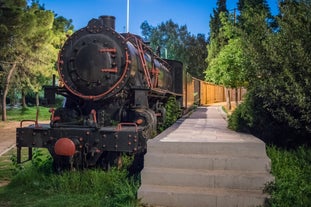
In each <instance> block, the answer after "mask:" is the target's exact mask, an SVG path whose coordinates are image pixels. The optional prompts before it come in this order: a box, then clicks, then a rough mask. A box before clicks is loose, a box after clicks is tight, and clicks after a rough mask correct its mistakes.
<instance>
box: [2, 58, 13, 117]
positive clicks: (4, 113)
mask: <svg viewBox="0 0 311 207" xmlns="http://www.w3.org/2000/svg"><path fill="white" fill-rule="evenodd" d="M15 69H16V62H14V63H13V65H12V67H11V69H10V70H9V72H8V76H7V77H6V80H5V84H4V88H3V96H2V121H6V97H7V95H8V92H9V86H10V80H11V78H12V75H13V72H14V70H15Z"/></svg>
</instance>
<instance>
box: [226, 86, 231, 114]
mask: <svg viewBox="0 0 311 207" xmlns="http://www.w3.org/2000/svg"><path fill="white" fill-rule="evenodd" d="M225 91H226V102H227V108H228V110H229V111H230V110H231V95H230V89H229V88H225Z"/></svg>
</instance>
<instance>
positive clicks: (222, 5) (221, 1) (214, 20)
mask: <svg viewBox="0 0 311 207" xmlns="http://www.w3.org/2000/svg"><path fill="white" fill-rule="evenodd" d="M221 12H223V13H225V14H228V10H227V6H226V0H217V7H216V9H213V15H211V16H210V19H211V20H210V22H209V27H210V36H209V37H210V39H215V38H217V37H218V34H219V30H220V28H221V27H222V24H221V21H220V17H219V15H220V13H221Z"/></svg>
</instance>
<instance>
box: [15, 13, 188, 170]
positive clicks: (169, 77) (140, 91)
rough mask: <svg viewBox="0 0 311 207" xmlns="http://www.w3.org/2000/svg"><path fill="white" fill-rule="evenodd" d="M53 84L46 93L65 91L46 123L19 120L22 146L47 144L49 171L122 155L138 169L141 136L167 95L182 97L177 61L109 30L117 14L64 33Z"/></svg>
mask: <svg viewBox="0 0 311 207" xmlns="http://www.w3.org/2000/svg"><path fill="white" fill-rule="evenodd" d="M58 73H59V79H60V83H59V84H58V86H51V87H47V90H49V94H51V91H52V93H55V94H59V95H62V96H64V97H65V103H64V105H63V106H62V107H60V108H56V109H51V110H50V112H51V119H50V123H49V124H39V123H38V121H37V120H36V121H34V122H35V123H34V124H33V125H30V126H26V127H25V126H23V125H24V124H25V122H26V121H27V120H24V121H22V122H21V126H20V127H19V128H17V131H16V146H17V159H18V162H21V149H22V147H28V148H29V159H31V151H32V148H47V149H48V150H49V152H50V154H51V156H52V157H53V166H54V168H55V170H63V169H82V168H89V167H95V166H100V167H102V168H103V169H108V168H109V167H110V166H116V165H118V164H120V162H121V155H122V154H124V153H125V154H128V155H135V158H136V160H138V161H137V162H135V161H134V164H135V165H136V166H135V167H136V168H138V169H141V168H142V167H143V161H142V158H143V155H144V154H145V153H146V151H147V140H148V139H150V138H152V137H153V136H154V135H155V133H156V128H157V124H158V123H159V122H160V121H163V119H165V108H164V105H165V103H166V102H167V100H168V97H169V96H175V97H176V98H177V100H180V101H181V99H182V90H183V89H182V64H181V63H180V62H178V61H174V60H163V59H161V58H160V57H159V56H157V55H156V54H155V53H154V52H152V50H151V49H150V47H149V46H148V45H147V44H145V43H144V42H143V40H142V38H140V37H139V36H137V35H133V34H130V33H125V34H120V33H118V32H116V31H115V17H112V16H101V17H99V18H98V19H92V20H90V21H89V23H88V25H87V26H86V27H84V28H82V29H80V30H78V31H76V32H75V33H74V34H73V35H72V36H70V37H69V38H68V39H67V41H66V42H65V44H64V45H63V48H62V49H61V50H60V53H59V58H58Z"/></svg>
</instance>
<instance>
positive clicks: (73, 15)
mask: <svg viewBox="0 0 311 207" xmlns="http://www.w3.org/2000/svg"><path fill="white" fill-rule="evenodd" d="M277 1H278V0H268V3H269V6H270V8H271V10H272V13H277ZM39 2H40V3H41V4H43V5H44V6H45V9H46V10H52V11H54V12H55V13H56V14H57V15H59V16H63V17H65V18H67V19H72V21H73V25H74V27H75V30H78V29H80V28H82V27H85V26H86V25H87V23H88V21H89V20H91V19H92V18H98V17H99V16H102V15H109V16H115V17H116V31H117V32H120V33H122V32H126V24H127V23H126V19H127V18H126V17H127V0H39ZM129 2H130V4H129V11H130V12H129V17H130V18H129V32H130V33H134V34H138V35H140V34H141V29H140V25H141V24H142V23H143V22H144V21H147V22H148V23H149V25H152V26H154V27H155V26H157V25H159V24H161V23H162V22H166V21H168V20H170V19H171V20H172V21H173V22H174V23H176V24H178V25H179V26H181V25H186V26H187V29H188V31H189V32H190V33H191V34H193V35H197V34H198V33H201V34H205V35H206V37H207V36H208V35H209V21H210V15H211V14H212V12H213V8H216V2H217V0H129ZM236 7H237V0H227V9H228V10H232V11H233V9H234V8H236Z"/></svg>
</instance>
